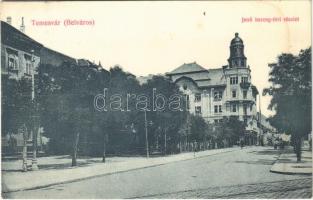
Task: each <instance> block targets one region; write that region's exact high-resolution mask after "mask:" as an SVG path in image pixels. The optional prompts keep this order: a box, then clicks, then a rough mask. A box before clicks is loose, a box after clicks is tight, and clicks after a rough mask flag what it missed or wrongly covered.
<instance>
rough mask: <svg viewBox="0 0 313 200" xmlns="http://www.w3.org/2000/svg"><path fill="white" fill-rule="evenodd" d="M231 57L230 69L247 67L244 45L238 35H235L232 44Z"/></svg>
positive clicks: (229, 60)
mask: <svg viewBox="0 0 313 200" xmlns="http://www.w3.org/2000/svg"><path fill="white" fill-rule="evenodd" d="M229 48H230V56H229V58H228V64H229V67H230V68H233V67H246V66H247V63H246V60H247V58H246V56H245V55H244V45H243V41H242V39H241V38H240V37H239V34H238V33H235V38H234V39H232V40H231V42H230V47H229Z"/></svg>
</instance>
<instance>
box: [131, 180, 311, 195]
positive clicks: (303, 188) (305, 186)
mask: <svg viewBox="0 0 313 200" xmlns="http://www.w3.org/2000/svg"><path fill="white" fill-rule="evenodd" d="M311 197H312V179H311V178H303V179H297V180H288V181H276V182H267V183H258V184H246V185H236V186H227V187H212V188H206V189H197V190H189V191H182V192H175V193H167V194H158V195H152V196H143V197H136V198H158V199H160V198H161V199H162V198H175V199H185V198H186V199H189V198H201V199H212V198H214V199H216V198H223V199H224V198H231V199H236V198H240V199H252V198H271V199H272V198H280V199H281V198H283V199H290V198H292V199H297V198H311Z"/></svg>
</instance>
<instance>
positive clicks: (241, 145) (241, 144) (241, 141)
mask: <svg viewBox="0 0 313 200" xmlns="http://www.w3.org/2000/svg"><path fill="white" fill-rule="evenodd" d="M243 145H244V142H243V139H241V140H240V147H241V149H242V148H243Z"/></svg>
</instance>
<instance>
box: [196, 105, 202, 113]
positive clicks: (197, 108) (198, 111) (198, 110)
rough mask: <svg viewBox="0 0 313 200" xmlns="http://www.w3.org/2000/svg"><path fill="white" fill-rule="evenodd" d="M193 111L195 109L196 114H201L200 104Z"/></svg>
mask: <svg viewBox="0 0 313 200" xmlns="http://www.w3.org/2000/svg"><path fill="white" fill-rule="evenodd" d="M195 111H196V115H200V114H201V106H196V107H195Z"/></svg>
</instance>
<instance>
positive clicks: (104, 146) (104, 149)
mask: <svg viewBox="0 0 313 200" xmlns="http://www.w3.org/2000/svg"><path fill="white" fill-rule="evenodd" d="M105 151H106V135H104V139H103V155H102V162H103V163H105Z"/></svg>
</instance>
